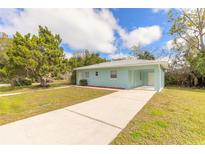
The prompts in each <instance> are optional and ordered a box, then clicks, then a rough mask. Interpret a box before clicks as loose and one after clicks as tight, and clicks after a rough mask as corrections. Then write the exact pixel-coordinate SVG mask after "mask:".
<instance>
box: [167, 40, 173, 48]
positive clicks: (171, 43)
mask: <svg viewBox="0 0 205 154" xmlns="http://www.w3.org/2000/svg"><path fill="white" fill-rule="evenodd" d="M165 48H166V49H168V50H171V49H173V48H174V41H173V40H169V41H167V43H166V45H165Z"/></svg>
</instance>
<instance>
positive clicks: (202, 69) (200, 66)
mask: <svg viewBox="0 0 205 154" xmlns="http://www.w3.org/2000/svg"><path fill="white" fill-rule="evenodd" d="M189 61H190V63H191V65H192V66H193V68H194V69H195V71H196V72H197V73H198V74H199V75H201V76H204V77H205V53H199V54H197V56H196V57H192V58H190V60H189Z"/></svg>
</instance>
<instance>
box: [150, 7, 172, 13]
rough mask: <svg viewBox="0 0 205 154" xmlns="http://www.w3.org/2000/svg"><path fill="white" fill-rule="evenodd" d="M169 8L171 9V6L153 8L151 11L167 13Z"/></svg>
mask: <svg viewBox="0 0 205 154" xmlns="http://www.w3.org/2000/svg"><path fill="white" fill-rule="evenodd" d="M170 9H171V8H153V9H152V11H153V12H154V13H159V12H165V13H167V12H169V10H170Z"/></svg>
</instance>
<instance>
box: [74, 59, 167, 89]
mask: <svg viewBox="0 0 205 154" xmlns="http://www.w3.org/2000/svg"><path fill="white" fill-rule="evenodd" d="M167 67H168V64H167V62H165V61H159V60H139V59H125V60H118V61H110V62H104V63H100V64H94V65H89V66H84V67H78V68H76V69H75V70H76V82H77V85H79V82H80V80H82V79H86V80H87V82H88V85H90V86H99V87H113V88H125V89H131V88H136V87H143V86H144V87H145V86H147V87H152V88H153V90H156V91H161V90H162V89H163V88H164V78H165V69H166V68H167Z"/></svg>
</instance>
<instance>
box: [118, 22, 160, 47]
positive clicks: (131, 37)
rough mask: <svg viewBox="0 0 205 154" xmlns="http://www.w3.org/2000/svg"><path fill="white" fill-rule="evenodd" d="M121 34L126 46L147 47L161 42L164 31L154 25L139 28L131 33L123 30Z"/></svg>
mask: <svg viewBox="0 0 205 154" xmlns="http://www.w3.org/2000/svg"><path fill="white" fill-rule="evenodd" d="M120 34H121V37H122V40H123V41H124V44H125V46H126V47H128V48H131V47H132V46H133V45H137V46H138V45H140V46H145V45H149V44H151V43H153V42H154V41H157V40H159V39H160V38H161V36H162V30H161V28H160V26H157V25H154V26H149V27H139V28H136V29H134V30H133V31H131V32H125V31H123V30H121V31H120Z"/></svg>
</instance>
